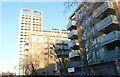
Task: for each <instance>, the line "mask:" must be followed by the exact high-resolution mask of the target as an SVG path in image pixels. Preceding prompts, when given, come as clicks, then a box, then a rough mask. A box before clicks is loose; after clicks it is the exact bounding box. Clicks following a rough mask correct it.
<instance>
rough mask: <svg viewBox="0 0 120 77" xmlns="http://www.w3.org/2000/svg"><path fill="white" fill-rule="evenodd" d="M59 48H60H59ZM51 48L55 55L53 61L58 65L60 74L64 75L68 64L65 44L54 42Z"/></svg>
mask: <svg viewBox="0 0 120 77" xmlns="http://www.w3.org/2000/svg"><path fill="white" fill-rule="evenodd" d="M59 48H60V50H59ZM52 50H53V51H54V52H51V53H52V54H53V55H54V56H55V57H54V61H55V62H56V63H57V65H58V66H59V67H60V69H59V71H60V74H61V75H65V74H66V73H67V71H66V68H67V64H68V60H69V59H68V51H67V45H65V43H64V42H62V43H61V44H59V45H58V44H54V45H53V48H52Z"/></svg>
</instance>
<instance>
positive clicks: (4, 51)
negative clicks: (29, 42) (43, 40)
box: [0, 2, 77, 72]
mask: <svg viewBox="0 0 120 77" xmlns="http://www.w3.org/2000/svg"><path fill="white" fill-rule="evenodd" d="M76 7H77V6H73V7H72V8H71V10H69V11H67V13H65V14H64V10H65V6H64V2H0V11H1V12H0V36H1V37H0V72H7V71H10V72H15V66H16V64H17V44H18V28H19V14H20V9H22V8H28V9H32V10H41V11H42V12H43V24H42V28H43V30H49V29H51V28H60V29H66V25H67V23H68V16H70V14H71V13H72V12H73V11H74V9H75V8H76ZM1 21H2V22H1Z"/></svg>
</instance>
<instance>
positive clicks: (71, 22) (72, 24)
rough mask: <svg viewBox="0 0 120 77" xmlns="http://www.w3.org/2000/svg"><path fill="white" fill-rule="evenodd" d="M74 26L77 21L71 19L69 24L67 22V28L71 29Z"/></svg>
mask: <svg viewBox="0 0 120 77" xmlns="http://www.w3.org/2000/svg"><path fill="white" fill-rule="evenodd" d="M72 26H74V27H75V26H76V21H70V22H69V23H68V24H67V30H69V29H70V28H71V27H72Z"/></svg>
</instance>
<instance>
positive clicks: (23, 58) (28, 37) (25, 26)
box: [17, 9, 67, 75]
mask: <svg viewBox="0 0 120 77" xmlns="http://www.w3.org/2000/svg"><path fill="white" fill-rule="evenodd" d="M57 40H67V31H66V30H63V29H52V30H49V31H46V30H42V12H41V11H37V10H30V9H21V10H20V24H19V36H18V63H19V64H18V67H17V75H26V74H31V73H32V71H30V70H31V69H32V70H33V69H34V70H36V72H34V73H32V74H35V73H37V74H39V75H53V74H54V71H55V69H57V67H56V66H57V65H56V64H55V61H54V56H51V53H50V47H51V45H53V43H54V44H55V43H56V41H57ZM28 69H30V70H28Z"/></svg>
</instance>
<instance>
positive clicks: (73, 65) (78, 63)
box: [68, 61, 80, 68]
mask: <svg viewBox="0 0 120 77" xmlns="http://www.w3.org/2000/svg"><path fill="white" fill-rule="evenodd" d="M79 66H80V62H79V61H74V62H70V63H69V65H68V67H74V68H77V67H79Z"/></svg>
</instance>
